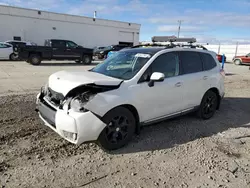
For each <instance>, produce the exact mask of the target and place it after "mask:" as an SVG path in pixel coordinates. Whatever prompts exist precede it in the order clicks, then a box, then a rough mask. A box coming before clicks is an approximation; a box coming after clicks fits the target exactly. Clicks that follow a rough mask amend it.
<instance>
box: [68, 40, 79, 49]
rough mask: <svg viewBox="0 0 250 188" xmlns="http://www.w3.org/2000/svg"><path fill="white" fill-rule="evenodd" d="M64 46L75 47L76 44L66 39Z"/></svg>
mask: <svg viewBox="0 0 250 188" xmlns="http://www.w3.org/2000/svg"><path fill="white" fill-rule="evenodd" d="M66 47H67V48H76V47H77V44H76V43H74V42H72V41H67V43H66Z"/></svg>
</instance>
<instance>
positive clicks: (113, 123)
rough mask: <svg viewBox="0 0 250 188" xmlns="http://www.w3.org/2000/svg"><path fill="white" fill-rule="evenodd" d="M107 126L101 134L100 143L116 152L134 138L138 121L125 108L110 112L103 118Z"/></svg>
mask: <svg viewBox="0 0 250 188" xmlns="http://www.w3.org/2000/svg"><path fill="white" fill-rule="evenodd" d="M103 120H104V122H105V123H106V124H107V126H106V127H105V128H104V129H103V131H102V132H101V134H100V136H99V138H98V142H99V145H100V146H101V147H102V148H104V149H106V150H115V149H119V148H121V147H123V146H125V145H126V144H127V143H128V142H129V141H130V140H131V139H132V137H133V135H134V132H135V128H136V120H135V118H134V116H133V114H132V113H131V112H130V111H129V110H128V109H127V108H124V107H117V108H115V109H113V110H111V111H109V112H108V113H107V114H106V115H105V116H104V118H103Z"/></svg>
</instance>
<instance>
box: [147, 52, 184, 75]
mask: <svg viewBox="0 0 250 188" xmlns="http://www.w3.org/2000/svg"><path fill="white" fill-rule="evenodd" d="M151 71H152V73H153V72H161V73H163V74H164V75H165V78H168V77H172V76H177V75H179V58H178V55H177V54H176V53H174V52H168V53H165V54H162V55H160V56H158V57H157V58H156V59H155V60H154V62H153V63H152V64H151Z"/></svg>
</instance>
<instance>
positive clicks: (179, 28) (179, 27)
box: [178, 20, 183, 38]
mask: <svg viewBox="0 0 250 188" xmlns="http://www.w3.org/2000/svg"><path fill="white" fill-rule="evenodd" d="M182 21H183V20H178V23H179V26H178V38H179V36H180V30H181V22H182Z"/></svg>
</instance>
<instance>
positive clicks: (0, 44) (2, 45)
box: [0, 43, 8, 48]
mask: <svg viewBox="0 0 250 188" xmlns="http://www.w3.org/2000/svg"><path fill="white" fill-rule="evenodd" d="M0 48H8V46H7V45H6V44H3V43H0Z"/></svg>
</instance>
